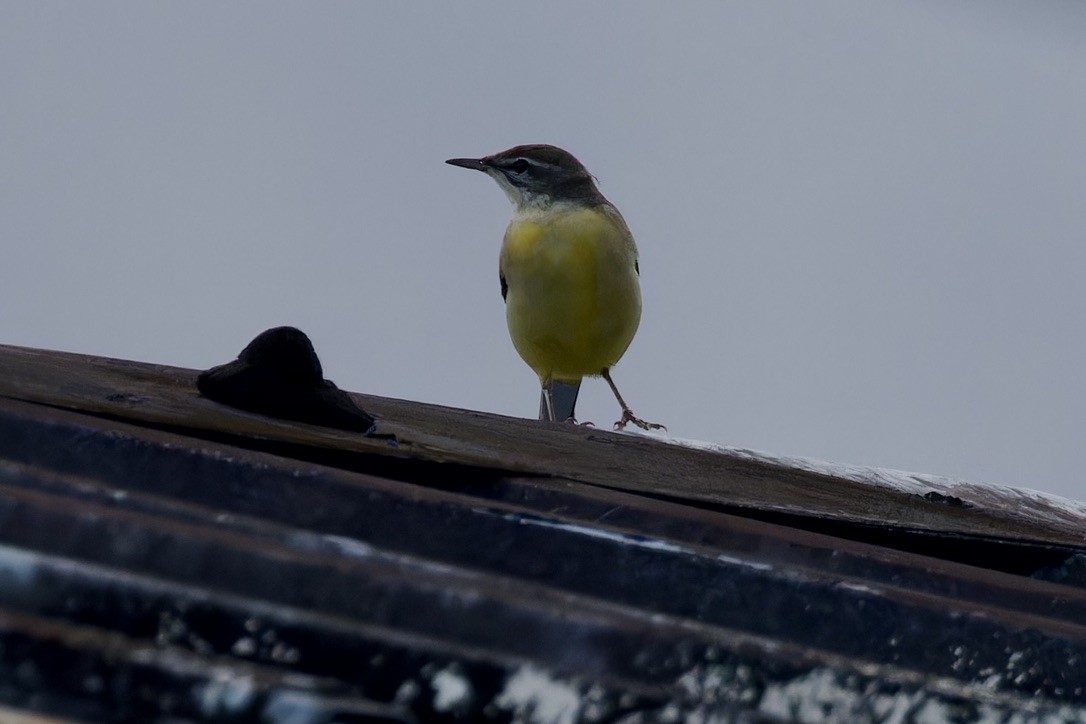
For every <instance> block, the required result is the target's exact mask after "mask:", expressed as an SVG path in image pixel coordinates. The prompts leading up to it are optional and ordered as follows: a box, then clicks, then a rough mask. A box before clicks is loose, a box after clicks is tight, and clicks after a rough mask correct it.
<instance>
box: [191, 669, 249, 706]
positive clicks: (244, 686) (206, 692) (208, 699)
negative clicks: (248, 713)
mask: <svg viewBox="0 0 1086 724" xmlns="http://www.w3.org/2000/svg"><path fill="white" fill-rule="evenodd" d="M254 694H256V683H255V682H254V681H253V677H251V676H249V675H248V674H234V673H231V672H228V671H216V672H215V673H214V675H213V676H212V677H211V679H210V680H209V681H208V682H207V683H206V684H204V685H203V686H201V687H200V689H199V693H198V697H199V702H200V710H201V712H202V713H203V714H204V715H205V716H207V717H215V716H220V715H222V714H237V713H239V712H242V711H244V710H245V709H246V708H247V707H248V706H249V705H250V703H251V702H252V699H253V696H254Z"/></svg>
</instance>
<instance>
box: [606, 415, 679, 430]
mask: <svg viewBox="0 0 1086 724" xmlns="http://www.w3.org/2000/svg"><path fill="white" fill-rule="evenodd" d="M631 422H632V423H633V424H634V425H636V426H637V427H640V428H641V429H642V430H646V431H647V430H663V431H664V432H667V427H666V426H664V425H661V424H659V423H656V422H645V421H644V420H642V419H641V418H640V417H634V414H633V413H632V412H630V411H629V410H623V411H622V419H621V420H619V421H618V422H616V423H615V429H616V430H625V429H626V425H628V424H630V423H631Z"/></svg>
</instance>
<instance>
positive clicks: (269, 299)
mask: <svg viewBox="0 0 1086 724" xmlns="http://www.w3.org/2000/svg"><path fill="white" fill-rule="evenodd" d="M0 11H2V16H3V17H4V22H3V23H0V98H2V99H3V102H2V103H0V244H2V247H0V248H2V251H3V254H2V259H3V261H2V263H0V344H13V345H22V346H30V347H39V348H46V349H56V350H65V351H72V352H80V353H86V354H93V355H103V356H108V357H117V358H124V359H135V360H142V361H147V362H154V363H160V364H166V365H175V366H181V367H191V368H196V369H203V368H206V367H209V366H212V365H215V364H219V363H222V362H225V361H228V360H229V359H232V358H233V357H234V356H236V354H237V353H238V352H239V351H240V350H241V348H242V347H243V346H244V345H245V344H246V343H247V342H248V341H249V340H250V339H251V338H252V337H253V336H255V335H256V334H257V333H259V332H261V331H262V330H264V329H267V328H269V327H274V326H279V325H293V326H296V327H299V328H300V329H302V330H303V331H305V332H306V333H307V334H308V335H309V337H310V338H311V339H312V341H313V343H314V345H315V347H316V349H317V352H318V354H319V355H320V358H321V361H322V363H323V365H324V370H325V374H326V376H327V377H328V378H329V379H332V380H334V381H335V382H336V383H337V384H338V385H339V386H340V387H343V388H345V389H348V390H352V391H358V392H364V393H370V394H377V395H384V396H391V397H398V398H405V399H411V400H418V401H423V402H430V403H436V404H442V405H451V406H455V407H463V408H470V409H475V410H484V411H489V412H495V413H501V414H505V415H513V416H521V417H534V416H535V415H536V414H537V410H538V394H539V392H538V381H537V379H536V378H535V375H534V373H533V372H532V371H531V370H529V369H528V367H527V366H525V365H524V364H523V362H522V361H521V360H520V359H519V357H518V356H517V355H516V352H515V351H514V350H513V347H512V344H511V343H510V341H509V338H508V334H507V331H506V327H505V312H504V309H503V304H502V300H501V296H500V292H499V286H498V274H497V263H498V262H497V260H498V249H499V246H500V243H501V236H502V233H503V231H504V228H505V225H506V223H507V222H508V219H509V215H510V206H509V202H508V200H507V199H506V198H505V196H504V194H503V193H502V192H501V191H500V189H499V188H498V187H497V185H496V184H495V183H494V182H493V181H492V180H490V179H488V178H486V176H484V175H483V174H478V173H471V172H469V171H465V170H464V169H458V168H454V167H451V166H447V165H445V164H444V160H445V159H447V158H452V157H465V156H469V157H470V156H482V155H486V154H489V153H494V152H497V151H500V150H503V149H505V148H508V147H511V146H514V145H517V144H521V143H551V144H555V145H558V146H561V147H563V148H565V149H567V150H569V151H571V152H572V153H574V154H575V155H576V156H577V157H578V158H580V160H581V161H582V162H584V164H585V165H586V166H587V167H588V168H589V170H590V171H592V172H593V174H594V175H595V176H596V177H597V178H598V180H599V184H600V188H601V190H602V191H603V193H604V194H605V195H606V196H607V197H608V198H609V199H610V200H611V201H612V202H613V203H614V204H615V205H616V206H617V207H618V208H619V209H620V210H621V211H622V213H623V215H624V216H625V218H626V221H627V223H628V224H629V226H630V228H631V230H632V231H633V233H634V236H635V237H636V239H637V242H638V246H639V249H640V268H641V280H642V296H643V304H644V312H643V317H642V322H641V327H640V329H639V331H638V335H637V337H636V339H635V340H634V342H633V344H632V345H631V347H630V349H629V351H628V352H627V353H626V356H625V357H624V358H623V359H622V361H621V362H620V363H619V364H618V365H617V366H616V367H615V368H614V370H613V374H614V378H615V381H616V383H617V384H618V386H619V389H620V390H621V391H622V393H623V395H624V397H625V398H626V399H627V401H628V402H630V404H631V406H632V407H633V409H634V411H635V412H636V413H637V414H638V415H639V416H641V417H643V418H646V419H648V420H652V421H656V422H661V423H664V424H666V425H667V427H668V431H669V434H670V435H672V436H675V437H680V438H692V439H697V440H704V441H709V442H714V443H718V444H722V445H730V446H738V447H743V448H751V449H755V450H760V451H764V452H766V453H770V454H776V455H782V456H805V457H813V458H818V459H822V460H829V461H835V462H840V463H847V464H851V465H871V466H880V467H889V468H897V469H904V470H913V471H918V472H925V473H931V474H939V475H947V476H951V477H955V478H963V479H965V480H969V481H972V482H977V483H994V484H1003V485H1013V486H1019V487H1028V488H1035V489H1039V490H1044V491H1048V492H1053V493H1057V494H1061V495H1064V496H1067V497H1071V498H1075V499H1078V500H1084V499H1086V477H1084V475H1083V470H1084V469H1086V460H1084V458H1086V375H1084V370H1086V337H1084V334H1083V330H1084V323H1083V319H1084V313H1086V284H1084V283H1083V276H1084V271H1086V243H1084V242H1086V201H1084V192H1086V4H1084V3H1081V2H1072V1H1071V0H1065V1H1062V2H1050V1H1047V0H1040V1H1038V2H1032V3H1014V2H1004V1H1002V0H985V1H984V2H980V1H976V0H975V1H965V2H958V3H944V2H934V1H927V0H910V1H909V2H886V3H870V2H864V1H860V0H837V1H835V2H825V3H807V2H723V1H716V0H714V1H712V2H685V3H659V2H647V1H642V2H623V3H583V2H547V3H532V4H528V3H503V2H497V1H494V2H461V3H436V2H435V3H376V2H374V3H368V2H327V3H319V4H312V3H279V2H264V1H261V2H230V3H222V2H218V1H216V2H201V1H196V2H185V3H145V2H98V3H93V4H92V3H63V2H52V1H49V0H33V1H26V2H11V1H9V0H0ZM618 412H619V411H618V407H617V405H616V403H615V402H614V399H613V398H612V397H611V393H610V391H609V390H608V389H607V386H606V384H605V383H604V382H603V381H601V380H589V381H586V383H585V384H584V386H583V387H582V393H581V400H580V402H579V405H578V415H579V417H580V418H581V419H582V420H591V421H593V422H595V423H596V424H597V425H598V426H600V427H605V428H609V427H610V423H611V422H612V421H613V420H615V419H617V418H618Z"/></svg>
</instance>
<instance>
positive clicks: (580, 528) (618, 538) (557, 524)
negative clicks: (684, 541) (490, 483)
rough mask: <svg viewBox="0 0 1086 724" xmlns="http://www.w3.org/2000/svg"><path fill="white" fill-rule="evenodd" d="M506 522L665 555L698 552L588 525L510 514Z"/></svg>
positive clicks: (695, 553)
mask: <svg viewBox="0 0 1086 724" xmlns="http://www.w3.org/2000/svg"><path fill="white" fill-rule="evenodd" d="M503 517H504V519H505V520H509V521H513V522H516V523H520V524H521V525H534V526H539V527H541V528H552V529H554V530H563V531H567V532H570V533H576V534H578V535H583V536H587V537H589V538H602V539H604V540H610V541H615V542H616V543H622V544H624V545H629V546H636V547H638V548H644V549H647V550H654V551H664V552H665V553H682V554H686V555H697V551H695V550H693V549H690V548H686V547H683V546H680V545H676V544H674V543H668V542H665V541H662V540H655V539H652V538H643V537H641V536H636V535H630V534H627V533H621V532H619V531H614V530H603V529H601V528H591V527H589V526H586V525H578V524H576V523H567V522H564V521H560V520H544V519H542V518H529V517H525V516H523V515H517V514H514V513H509V514H507V515H505V516H503Z"/></svg>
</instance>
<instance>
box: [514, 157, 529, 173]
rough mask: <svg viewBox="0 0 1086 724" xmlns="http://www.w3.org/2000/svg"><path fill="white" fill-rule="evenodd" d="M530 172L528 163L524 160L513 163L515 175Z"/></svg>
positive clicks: (520, 159)
mask: <svg viewBox="0 0 1086 724" xmlns="http://www.w3.org/2000/svg"><path fill="white" fill-rule="evenodd" d="M527 170H528V162H527V161H525V160H524V159H523V158H518V159H517V160H516V161H514V162H513V173H524V172H525V171H527Z"/></svg>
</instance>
